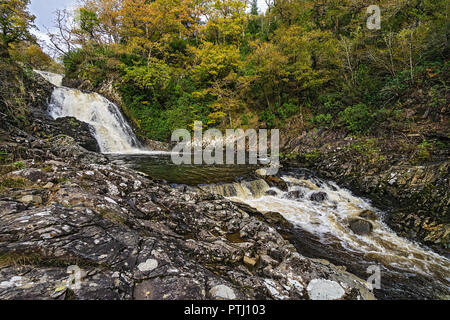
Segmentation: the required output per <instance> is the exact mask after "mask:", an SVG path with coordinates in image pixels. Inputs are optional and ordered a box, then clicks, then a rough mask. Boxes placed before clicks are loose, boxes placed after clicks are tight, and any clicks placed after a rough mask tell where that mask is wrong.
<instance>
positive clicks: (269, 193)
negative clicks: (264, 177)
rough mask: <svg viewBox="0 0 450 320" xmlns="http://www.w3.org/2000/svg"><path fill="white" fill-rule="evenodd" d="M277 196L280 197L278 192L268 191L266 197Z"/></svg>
mask: <svg viewBox="0 0 450 320" xmlns="http://www.w3.org/2000/svg"><path fill="white" fill-rule="evenodd" d="M277 195H278V192H276V191H275V190H267V191H266V196H272V197H276V196H277Z"/></svg>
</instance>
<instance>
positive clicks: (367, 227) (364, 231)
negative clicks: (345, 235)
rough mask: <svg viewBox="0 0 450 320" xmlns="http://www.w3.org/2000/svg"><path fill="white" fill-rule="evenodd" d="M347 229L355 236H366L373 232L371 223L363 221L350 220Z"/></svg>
mask: <svg viewBox="0 0 450 320" xmlns="http://www.w3.org/2000/svg"><path fill="white" fill-rule="evenodd" d="M349 227H350V229H351V230H352V231H353V232H354V233H355V234H357V235H368V234H370V233H371V232H372V230H373V225H372V223H370V222H369V221H366V220H363V219H354V220H351V221H350V223H349Z"/></svg>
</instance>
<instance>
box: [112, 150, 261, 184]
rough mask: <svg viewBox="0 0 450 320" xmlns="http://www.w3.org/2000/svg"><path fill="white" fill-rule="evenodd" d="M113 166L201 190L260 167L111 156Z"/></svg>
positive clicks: (150, 157) (152, 157)
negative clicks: (117, 165) (123, 167)
mask: <svg viewBox="0 0 450 320" xmlns="http://www.w3.org/2000/svg"><path fill="white" fill-rule="evenodd" d="M108 157H109V158H110V159H111V160H112V161H113V163H116V164H121V165H125V166H128V167H130V168H133V169H134V170H137V171H140V172H143V173H145V174H148V175H149V176H150V177H152V178H154V179H158V180H165V181H167V182H168V183H171V184H185V185H188V186H197V185H201V184H215V183H230V182H234V181H236V180H237V179H239V178H245V177H248V176H250V175H252V174H253V173H254V172H255V170H257V169H258V168H259V167H260V166H258V165H175V164H174V163H173V162H172V160H171V157H170V155H168V154H162V155H161V154H159V155H108Z"/></svg>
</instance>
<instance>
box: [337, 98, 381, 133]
mask: <svg viewBox="0 0 450 320" xmlns="http://www.w3.org/2000/svg"><path fill="white" fill-rule="evenodd" d="M339 118H340V120H341V121H343V122H344V124H345V126H346V128H347V129H348V130H350V131H351V132H352V133H366V132H367V131H369V129H370V126H371V124H372V121H373V115H372V113H371V112H370V110H369V107H368V106H367V105H365V104H364V103H359V104H357V105H355V106H352V107H348V108H347V109H345V110H344V111H342V112H341V113H339Z"/></svg>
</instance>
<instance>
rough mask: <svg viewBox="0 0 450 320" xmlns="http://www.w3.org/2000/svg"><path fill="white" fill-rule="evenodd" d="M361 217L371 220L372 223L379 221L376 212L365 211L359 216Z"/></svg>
mask: <svg viewBox="0 0 450 320" xmlns="http://www.w3.org/2000/svg"><path fill="white" fill-rule="evenodd" d="M359 216H360V217H361V218H364V219H368V220H371V221H376V220H378V215H377V214H376V213H375V212H373V211H370V210H364V211H363V212H361V213H360V214H359Z"/></svg>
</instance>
